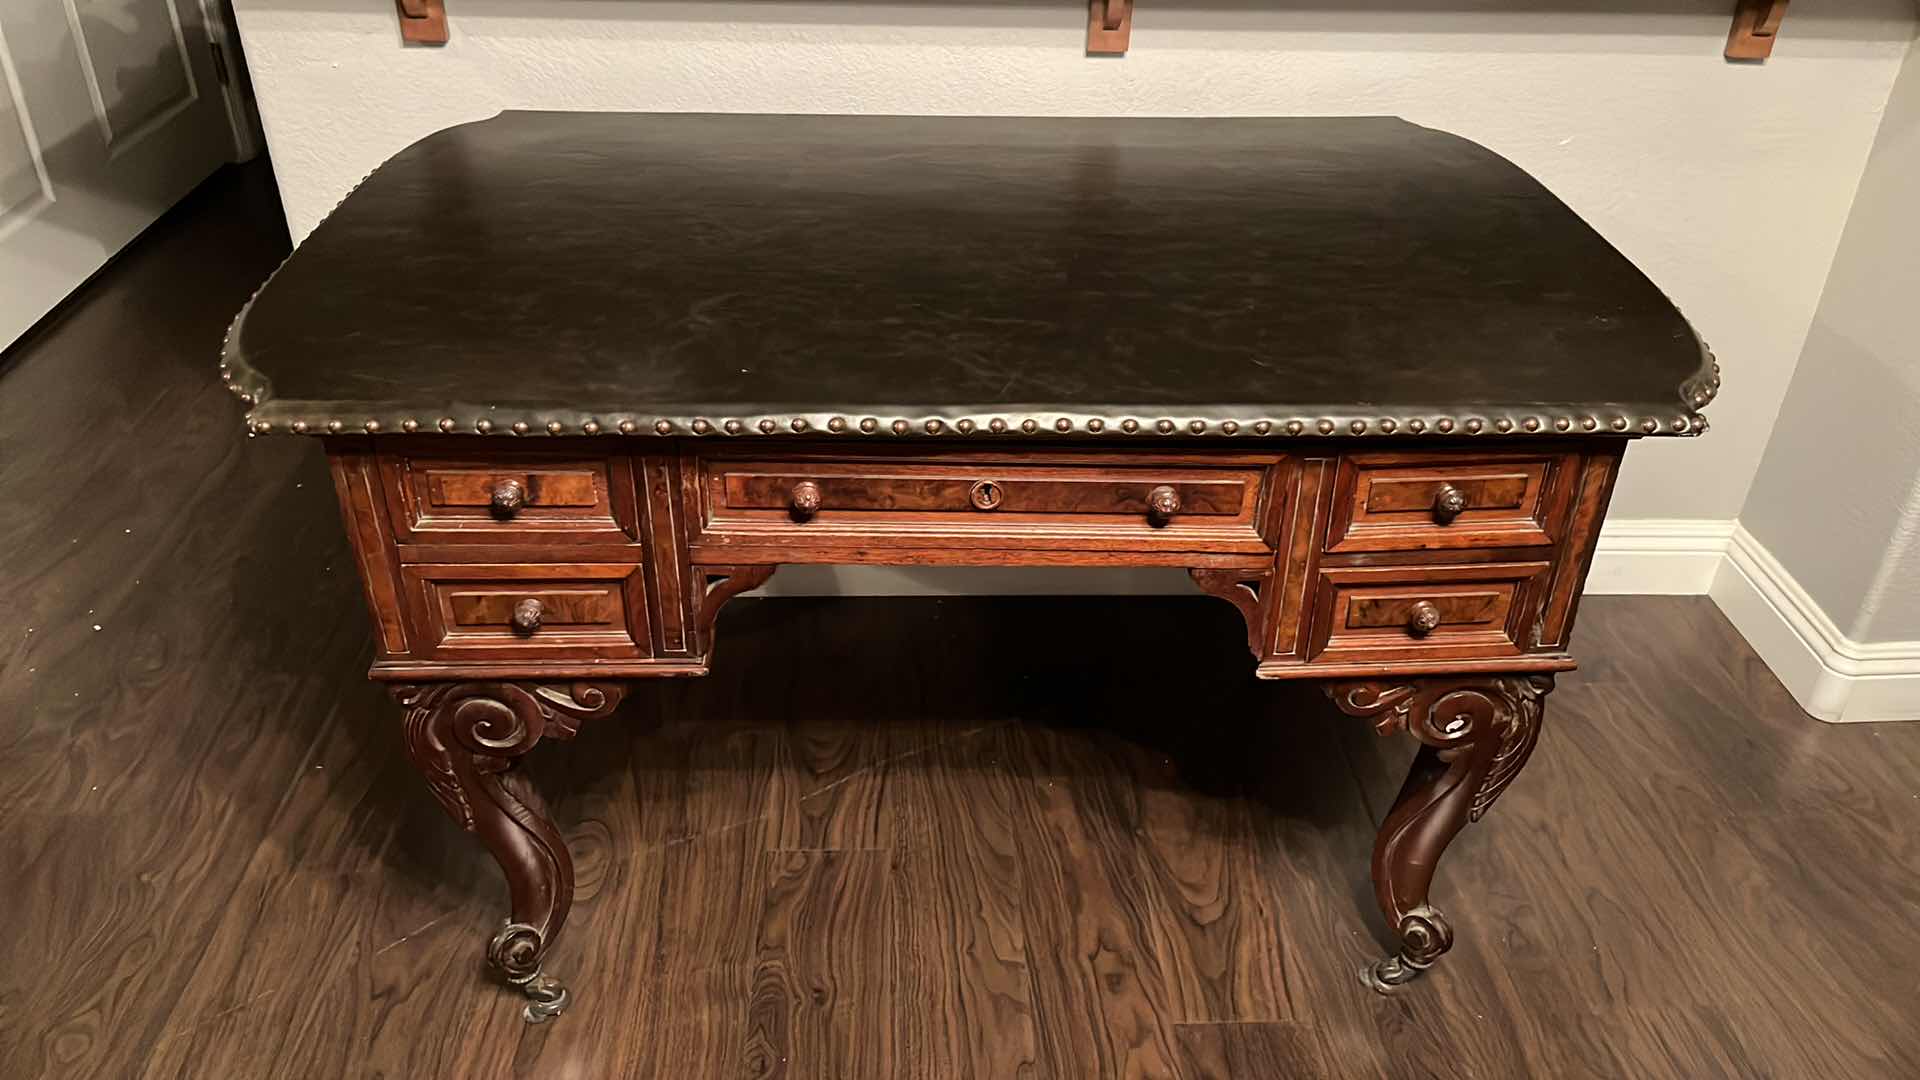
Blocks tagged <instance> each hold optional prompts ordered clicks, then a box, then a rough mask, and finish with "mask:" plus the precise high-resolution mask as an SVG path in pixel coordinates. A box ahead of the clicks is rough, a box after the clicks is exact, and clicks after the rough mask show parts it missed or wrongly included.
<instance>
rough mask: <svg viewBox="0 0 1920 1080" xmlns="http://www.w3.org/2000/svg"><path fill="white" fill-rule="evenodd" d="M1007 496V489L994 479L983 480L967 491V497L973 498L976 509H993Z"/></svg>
mask: <svg viewBox="0 0 1920 1080" xmlns="http://www.w3.org/2000/svg"><path fill="white" fill-rule="evenodd" d="M1006 497H1007V489H1006V488H1003V487H1001V486H1000V485H999V484H998V483H997V482H995V481H992V480H982V481H980V482H979V483H977V484H975V485H973V490H971V491H969V492H967V498H969V499H971V500H973V508H974V509H975V510H991V509H993V508H994V507H996V506H999V505H1000V503H1001V501H1002V500H1004V499H1005V498H1006Z"/></svg>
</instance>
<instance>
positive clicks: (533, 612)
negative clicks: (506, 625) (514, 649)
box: [513, 596, 547, 637]
mask: <svg viewBox="0 0 1920 1080" xmlns="http://www.w3.org/2000/svg"><path fill="white" fill-rule="evenodd" d="M546 613H547V606H546V605H545V604H542V603H541V602H540V601H538V600H535V599H534V598H533V597H531V596H529V597H527V598H526V599H525V600H522V601H520V602H519V603H517V604H515V605H513V632H514V633H516V634H519V635H520V636H521V637H528V636H531V635H532V634H533V632H534V631H535V630H538V629H540V618H541V616H543V615H545V614H546Z"/></svg>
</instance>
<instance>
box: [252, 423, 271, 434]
mask: <svg viewBox="0 0 1920 1080" xmlns="http://www.w3.org/2000/svg"><path fill="white" fill-rule="evenodd" d="M253 430H254V432H255V433H257V434H260V435H265V434H266V433H267V432H269V431H272V430H273V425H272V424H269V423H267V422H266V421H265V420H255V421H254V422H253Z"/></svg>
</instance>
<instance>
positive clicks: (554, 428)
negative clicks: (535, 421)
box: [547, 420, 567, 435]
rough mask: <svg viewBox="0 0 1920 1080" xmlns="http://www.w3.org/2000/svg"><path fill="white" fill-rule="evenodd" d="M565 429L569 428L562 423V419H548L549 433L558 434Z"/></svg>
mask: <svg viewBox="0 0 1920 1080" xmlns="http://www.w3.org/2000/svg"><path fill="white" fill-rule="evenodd" d="M565 430H567V425H565V424H563V423H561V422H560V421H558V420H549V421H547V434H549V435H558V434H560V433H561V432H563V431H565Z"/></svg>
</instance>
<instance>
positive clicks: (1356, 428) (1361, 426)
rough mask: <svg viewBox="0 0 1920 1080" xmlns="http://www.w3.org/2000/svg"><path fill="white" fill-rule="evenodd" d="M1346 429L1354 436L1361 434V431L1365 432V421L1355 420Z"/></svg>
mask: <svg viewBox="0 0 1920 1080" xmlns="http://www.w3.org/2000/svg"><path fill="white" fill-rule="evenodd" d="M1347 427H1348V429H1349V430H1351V431H1352V432H1353V433H1354V434H1355V435H1358V434H1360V433H1361V432H1363V431H1366V430H1367V422H1366V421H1365V420H1355V421H1354V422H1353V423H1351V424H1348V425H1347Z"/></svg>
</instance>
